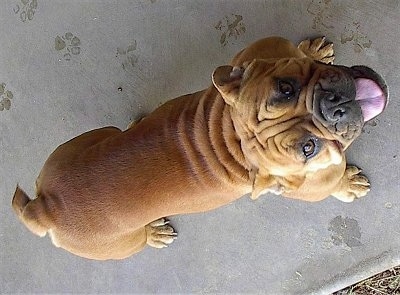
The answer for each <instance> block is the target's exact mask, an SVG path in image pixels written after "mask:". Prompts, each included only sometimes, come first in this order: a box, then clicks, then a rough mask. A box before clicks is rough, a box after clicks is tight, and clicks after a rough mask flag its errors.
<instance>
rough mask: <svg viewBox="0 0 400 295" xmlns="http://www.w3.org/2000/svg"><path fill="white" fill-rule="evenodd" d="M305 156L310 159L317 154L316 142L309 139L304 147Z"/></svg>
mask: <svg viewBox="0 0 400 295" xmlns="http://www.w3.org/2000/svg"><path fill="white" fill-rule="evenodd" d="M302 149H303V154H304V156H305V157H306V158H307V159H309V158H311V157H313V156H314V155H315V152H316V143H315V140H313V139H309V140H308V141H307V142H306V143H305V144H304V145H303V148H302Z"/></svg>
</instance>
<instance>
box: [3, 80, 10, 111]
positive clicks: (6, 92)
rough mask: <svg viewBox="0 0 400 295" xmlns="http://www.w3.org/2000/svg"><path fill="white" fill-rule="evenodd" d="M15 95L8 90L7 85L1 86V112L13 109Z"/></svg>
mask: <svg viewBox="0 0 400 295" xmlns="http://www.w3.org/2000/svg"><path fill="white" fill-rule="evenodd" d="M12 98H13V94H12V92H11V91H10V90H7V89H6V84H5V83H1V84H0V99H1V100H0V111H4V110H7V111H8V110H9V109H10V107H11V99H12Z"/></svg>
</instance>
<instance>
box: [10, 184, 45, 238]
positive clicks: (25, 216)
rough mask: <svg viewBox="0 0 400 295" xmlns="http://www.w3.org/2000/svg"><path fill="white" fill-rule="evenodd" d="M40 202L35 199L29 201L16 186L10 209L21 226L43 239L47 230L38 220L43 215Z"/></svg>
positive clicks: (38, 199)
mask: <svg viewBox="0 0 400 295" xmlns="http://www.w3.org/2000/svg"><path fill="white" fill-rule="evenodd" d="M41 201H42V200H41V199H40V198H36V199H34V200H31V199H30V198H29V197H28V195H27V194H26V193H25V192H24V191H23V190H22V189H20V187H19V186H18V185H17V188H16V189H15V193H14V197H13V199H12V208H13V209H14V212H15V213H16V214H17V216H18V217H19V219H20V220H21V221H22V223H23V224H25V226H26V227H27V228H28V229H29V230H30V231H31V232H33V233H34V234H37V235H38V236H41V237H44V236H45V235H46V233H47V230H48V228H47V227H46V226H44V225H43V224H42V222H40V220H39V216H40V213H43V212H41V211H43V206H42V205H43V204H41V203H42V202H41Z"/></svg>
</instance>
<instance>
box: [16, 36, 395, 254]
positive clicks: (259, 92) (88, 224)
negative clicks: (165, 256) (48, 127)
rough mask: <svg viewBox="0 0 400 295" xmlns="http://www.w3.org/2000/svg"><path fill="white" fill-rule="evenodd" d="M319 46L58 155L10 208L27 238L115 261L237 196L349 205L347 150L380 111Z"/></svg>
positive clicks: (264, 45) (275, 49)
mask: <svg viewBox="0 0 400 295" xmlns="http://www.w3.org/2000/svg"><path fill="white" fill-rule="evenodd" d="M333 60H334V53H333V47H332V44H327V43H326V42H325V40H324V38H318V39H315V40H313V41H309V40H305V41H303V42H301V43H300V44H299V46H298V47H296V46H294V45H293V44H292V43H290V42H289V41H287V40H285V39H282V38H278V37H272V38H267V39H262V40H260V41H257V42H255V43H254V44H252V45H250V46H249V47H247V48H246V49H244V50H242V51H241V52H239V53H238V54H237V55H236V56H235V57H234V58H233V60H232V61H231V63H230V65H225V66H220V67H218V68H217V69H216V70H215V71H214V72H213V74H212V82H213V83H212V85H211V86H210V87H209V88H207V89H206V90H203V91H199V92H196V93H193V94H189V95H184V96H181V97H178V98H175V99H173V100H170V101H168V102H167V103H165V104H164V105H162V106H160V107H159V108H157V109H156V110H155V111H154V112H152V113H151V114H149V115H148V116H146V117H145V118H143V119H142V120H140V121H139V122H136V123H135V124H131V126H129V128H128V129H127V130H125V131H121V130H120V129H118V128H116V127H105V128H100V129H96V130H92V131H89V132H86V133H84V134H81V135H79V136H77V137H75V138H73V139H71V140H70V141H68V142H66V143H64V144H62V145H60V146H59V147H58V148H57V149H56V150H55V151H54V152H53V153H52V154H51V155H50V157H49V158H48V159H47V161H46V162H45V164H44V167H43V169H42V170H41V172H40V174H39V177H38V178H37V181H36V198H35V199H32V200H31V199H30V198H29V197H28V196H27V195H26V193H25V192H24V191H23V190H21V189H20V188H19V187H18V186H17V188H16V191H15V194H14V198H13V200H12V207H13V209H14V211H15V213H16V214H17V215H18V217H19V219H20V220H21V221H22V222H23V223H24V224H25V225H26V227H27V228H28V229H29V230H31V231H32V232H33V233H35V234H37V235H39V236H42V237H43V236H45V235H46V234H47V233H48V234H49V236H50V237H51V240H52V242H53V244H54V245H55V246H57V247H62V248H64V249H65V250H67V251H70V252H72V253H74V254H76V255H79V256H82V257H86V258H90V259H98V260H106V259H122V258H126V257H129V256H130V255H132V254H134V253H137V252H138V251H140V250H142V249H143V248H144V247H145V246H146V245H150V246H152V247H156V248H163V247H166V246H167V245H168V244H170V243H172V242H173V240H174V239H175V238H176V232H175V231H174V229H173V228H172V227H171V226H170V225H169V224H168V221H167V220H166V219H165V218H164V217H165V216H172V215H176V214H185V213H194V212H203V211H208V210H212V209H215V208H218V207H221V206H223V205H225V204H228V203H230V202H232V201H234V200H236V199H238V198H240V197H241V196H243V195H245V194H250V197H251V198H252V199H257V198H258V197H259V196H260V195H262V194H264V193H267V192H272V193H275V194H279V195H283V196H286V197H290V198H296V199H300V200H304V201H319V200H322V199H324V198H326V197H328V196H330V195H331V196H333V197H336V198H338V199H339V200H341V201H345V202H351V201H353V200H354V199H356V198H360V197H362V196H364V195H366V193H367V192H368V191H369V182H368V179H367V178H366V177H365V176H363V175H361V174H360V169H358V168H357V167H355V166H346V159H345V150H346V149H347V148H348V147H349V145H350V144H351V143H352V142H353V141H354V140H355V139H356V138H357V137H358V136H359V135H360V133H361V129H362V127H363V125H364V124H365V122H367V121H369V120H371V119H372V118H374V117H375V116H377V115H378V114H380V113H381V112H382V111H383V109H384V108H385V106H386V104H387V98H388V90H387V86H386V84H385V82H384V80H383V79H382V78H381V77H380V76H379V75H378V74H377V73H376V72H374V71H373V70H372V69H370V68H368V67H365V66H354V67H345V66H334V65H331V63H332V62H333Z"/></svg>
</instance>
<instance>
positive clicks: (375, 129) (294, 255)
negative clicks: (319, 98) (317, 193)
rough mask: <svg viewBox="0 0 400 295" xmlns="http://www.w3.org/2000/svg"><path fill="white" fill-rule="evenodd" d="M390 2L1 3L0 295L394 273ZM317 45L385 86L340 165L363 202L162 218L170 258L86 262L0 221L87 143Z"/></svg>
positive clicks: (146, 255)
mask: <svg viewBox="0 0 400 295" xmlns="http://www.w3.org/2000/svg"><path fill="white" fill-rule="evenodd" d="M399 14H400V4H399V1H397V0H386V1H379V4H378V3H377V2H376V1H372V0H371V1H368V0H364V1H361V0H356V1H354V0H352V1H350V0H349V1H328V0H323V1H319V0H305V1H296V0H293V1H287V0H276V1H256V0H254V1H239V0H237V1H232V0H229V1H228V0H226V1H225V0H220V1H215V0H202V1H189V0H186V1H166V0H164V1H162V0H142V1H111V0H109V1H94V0H93V1H90V0H89V1H77V0H76V1H61V0H52V1H50V0H47V1H44V0H37V1H35V0H4V1H1V8H0V23H1V25H0V37H1V42H0V85H1V86H0V90H2V89H3V88H4V90H2V91H0V93H1V95H0V109H1V110H2V111H0V163H1V164H0V165H1V166H0V167H1V168H0V173H1V174H0V179H1V182H0V183H1V186H0V202H1V205H0V218H1V222H0V293H100V292H102V293H122V292H124V293H156V292H157V293H161V292H164V293H216V292H218V293H233V292H235V293H237V292H242V293H250V292H251V293H263V294H329V293H330V292H333V291H335V290H338V289H340V288H342V287H345V286H346V285H349V284H351V283H354V282H356V281H358V280H360V279H363V278H366V277H367V276H369V275H372V274H374V273H376V272H379V271H382V270H384V269H386V268H389V267H391V266H394V265H396V264H400V226H399V224H400V201H399V200H400V199H399V195H398V194H399V191H400V187H399V158H400V153H399V146H400V136H399V134H400V131H399V128H398V124H399V115H398V114H399V109H400V107H399V99H397V94H398V93H400V86H399V83H398V81H399V79H400V59H399V56H400V52H399V51H400V50H399V47H400V46H399V42H400V41H399V40H400V30H399V21H398V19H399V18H398V16H399ZM272 35H279V36H282V37H285V38H287V39H290V40H292V41H293V42H296V43H297V42H299V41H300V40H302V39H304V38H309V37H316V36H320V35H325V36H327V39H328V40H330V41H332V42H334V43H335V49H336V63H337V64H344V65H356V64H364V65H367V66H370V67H372V68H373V69H375V70H376V71H377V72H379V73H380V74H381V75H382V76H384V77H385V79H386V81H387V83H388V85H389V88H390V93H391V96H390V102H389V106H388V108H387V109H386V111H385V112H384V113H383V114H382V115H381V116H379V117H378V118H377V119H374V120H373V121H372V122H371V123H369V124H368V125H367V126H366V127H365V130H364V132H363V134H362V136H361V137H360V138H359V139H358V140H357V141H356V142H355V143H354V144H353V146H352V147H351V148H350V150H349V152H348V159H349V162H350V163H354V164H357V165H358V166H360V167H362V168H363V171H364V173H365V174H366V175H367V176H368V177H369V179H370V181H371V184H372V190H371V192H370V193H369V195H368V196H367V197H365V198H363V199H360V200H357V201H356V202H354V203H351V204H346V203H342V202H340V201H337V200H335V199H333V198H328V199H326V200H324V201H322V202H319V203H305V202H300V201H296V200H290V199H284V198H282V197H278V196H272V195H266V196H263V197H260V198H259V199H258V200H257V201H251V200H250V199H249V198H248V197H244V198H242V199H240V200H239V201H237V202H235V203H233V204H230V205H227V206H225V207H223V208H220V209H218V210H215V211H212V212H208V213H204V214H194V215H185V216H176V217H173V218H171V223H172V225H173V226H174V227H175V228H176V230H177V231H178V232H179V237H178V239H177V240H176V241H175V242H174V244H172V245H171V246H170V247H169V248H167V249H162V250H156V249H152V248H147V249H145V250H144V251H143V252H141V253H139V254H138V255H136V256H133V257H131V258H128V259H125V260H122V261H106V262H96V261H90V260H85V259H82V258H79V257H76V256H73V255H72V254H69V253H67V252H65V251H64V250H62V249H58V248H55V247H53V246H52V245H51V242H50V240H49V239H48V238H39V237H37V236H35V235H33V234H31V233H30V232H29V231H28V230H27V229H26V228H25V227H24V226H23V225H22V224H21V223H20V222H19V221H18V220H17V218H16V216H15V215H14V214H13V212H12V210H11V206H10V203H11V198H12V195H13V192H14V189H15V186H16V184H17V183H19V184H20V185H21V187H23V188H24V189H25V190H26V191H27V192H28V193H29V194H30V195H33V193H34V181H35V179H36V176H37V174H38V172H39V171H40V168H41V167H42V165H43V163H44V161H45V160H46V158H47V157H48V155H49V154H50V153H51V152H52V151H53V150H54V148H56V147H57V146H58V145H59V144H60V143H62V142H64V141H66V140H68V139H70V138H72V137H74V136H76V135H78V134H80V133H82V132H84V131H87V130H90V129H93V128H97V127H101V126H107V125H114V126H117V127H119V128H124V127H125V126H126V125H127V124H128V123H129V122H130V121H131V120H134V119H136V118H139V117H140V116H141V115H142V114H146V113H148V112H150V111H151V110H153V109H154V108H156V107H157V106H158V105H160V104H161V103H163V102H165V101H166V100H168V99H170V98H174V97H176V96H179V95H182V94H186V93H190V92H194V91H197V90H200V89H203V88H206V87H208V85H209V84H210V83H211V78H210V77H211V73H212V71H213V69H214V68H215V67H217V66H219V65H223V64H226V63H228V61H229V60H230V58H231V57H232V56H233V55H234V54H235V53H236V52H238V51H239V50H240V49H242V48H243V47H245V46H246V45H248V44H250V43H251V42H253V41H255V40H257V39H260V38H263V37H267V36H272Z"/></svg>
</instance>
